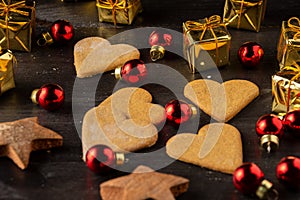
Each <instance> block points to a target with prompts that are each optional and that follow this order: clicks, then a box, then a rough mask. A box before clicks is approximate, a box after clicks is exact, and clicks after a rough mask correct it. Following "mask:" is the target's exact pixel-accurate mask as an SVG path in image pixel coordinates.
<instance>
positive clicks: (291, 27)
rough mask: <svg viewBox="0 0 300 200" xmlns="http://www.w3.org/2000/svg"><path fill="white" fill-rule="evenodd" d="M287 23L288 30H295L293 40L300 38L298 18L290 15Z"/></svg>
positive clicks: (299, 21)
mask: <svg viewBox="0 0 300 200" xmlns="http://www.w3.org/2000/svg"><path fill="white" fill-rule="evenodd" d="M293 22H294V23H293ZM287 25H288V27H289V31H293V32H296V34H295V35H294V37H293V39H294V40H299V39H300V20H299V18H297V17H291V18H290V19H289V20H288V22H287Z"/></svg>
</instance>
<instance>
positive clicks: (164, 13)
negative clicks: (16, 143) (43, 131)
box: [0, 0, 300, 200]
mask: <svg viewBox="0 0 300 200" xmlns="http://www.w3.org/2000/svg"><path fill="white" fill-rule="evenodd" d="M142 3H143V7H144V12H143V13H142V14H141V15H139V16H138V17H137V19H136V20H135V21H134V23H133V25H131V26H117V27H114V26H113V25H112V24H106V23H99V22H98V16H97V10H96V7H95V2H94V1H89V2H76V3H75V2H70V3H67V2H61V1H58V0H56V1H46V0H40V1H37V7H36V8H37V9H36V11H37V16H36V17H37V23H36V35H38V34H39V33H41V32H42V31H46V30H48V29H49V27H50V26H51V24H52V23H53V22H54V21H55V20H58V19H67V20H69V21H70V22H71V23H72V24H73V25H74V28H75V38H74V40H73V41H72V42H71V43H70V44H67V45H63V46H58V45H53V46H50V47H38V46H37V45H35V43H33V49H32V52H31V53H23V52H14V55H15V56H16V58H17V60H18V65H17V67H15V81H16V85H17V87H16V88H15V89H13V90H10V91H8V92H6V93H4V94H3V95H2V96H1V97H0V121H1V122H5V121H13V120H17V119H20V118H25V117H31V116H37V117H38V118H39V122H40V124H42V125H43V126H45V127H48V128H50V129H52V130H55V131H57V132H58V133H60V134H61V135H62V136H63V137H64V145H63V147H61V148H57V149H53V150H51V151H39V152H33V153H32V154H31V158H30V164H29V166H28V168H27V169H26V170H24V171H22V170H20V169H19V168H17V167H16V166H15V165H14V164H13V162H11V161H10V160H9V159H8V158H1V159H0V162H1V164H0V199H44V200H48V199H93V200H94V199H100V197H99V184H100V183H101V182H103V181H105V180H108V179H110V178H114V177H118V176H121V175H125V174H126V173H123V172H114V173H110V174H107V175H102V176H99V175H95V174H94V173H92V172H91V171H89V169H88V168H87V167H86V166H85V163H84V162H83V161H82V160H81V156H82V153H81V141H80V138H79V137H78V133H80V120H79V121H76V120H75V122H76V123H78V124H79V126H78V127H79V130H77V129H76V128H75V123H74V118H75V119H80V117H82V116H81V115H80V114H79V115H76V114H74V118H73V115H72V102H73V103H74V102H75V104H76V105H78V104H81V105H82V108H83V110H87V109H89V108H91V106H90V105H87V104H86V102H87V101H89V100H88V99H87V97H86V98H85V97H84V96H82V97H81V96H80V95H82V94H83V93H84V91H86V90H87V89H88V88H83V89H82V93H80V95H79V96H76V95H74V96H73V97H72V91H73V85H74V81H75V79H76V73H75V70H74V66H73V46H74V44H75V43H76V42H77V41H78V40H80V39H82V38H85V37H88V36H101V37H105V38H109V37H111V36H113V35H115V34H117V33H120V32H122V31H124V30H129V29H133V28H137V27H148V26H150V27H164V28H169V29H173V30H176V31H179V32H181V31H182V30H181V24H182V22H184V21H186V20H191V19H199V18H204V17H209V16H211V15H214V14H219V15H221V16H222V13H223V6H224V1H223V0H214V1H213V0H198V1H191V0H182V1H179V0H176V1H161V0H151V1H150V0H143V1H142ZM299 11H300V3H299V1H296V0H285V1H280V0H273V1H269V2H268V3H267V10H266V17H265V21H264V23H263V26H262V28H261V31H260V32H259V33H255V32H248V31H239V30H234V29H230V33H231V35H232V46H231V63H230V65H229V66H227V67H225V68H222V69H220V73H221V75H222V78H223V80H224V81H226V80H230V79H237V78H238V79H247V80H250V81H252V82H254V83H256V84H257V85H258V86H259V87H260V96H259V97H258V98H257V99H255V100H254V102H252V103H251V104H250V105H249V106H248V107H246V108H245V109H244V110H243V111H242V112H240V113H239V114H238V115H237V116H236V117H235V118H233V119H232V120H231V121H230V122H229V123H230V124H232V125H234V126H235V127H237V128H238V129H239V130H240V132H241V136H242V141H243V153H244V161H245V162H255V163H256V164H258V165H259V166H260V167H261V169H262V170H263V171H264V173H265V177H266V178H267V179H269V180H270V181H271V182H273V183H274V185H275V187H276V188H277V189H278V191H279V193H280V197H281V199H300V193H299V192H293V191H290V190H287V189H286V188H284V187H283V186H281V185H280V184H279V183H278V181H277V179H276V176H275V169H276V165H277V163H278V162H279V161H280V159H281V158H282V157H284V156H287V155H295V156H300V152H299V150H300V139H295V138H294V137H292V136H291V135H289V134H286V135H285V136H284V138H282V139H281V144H280V149H279V150H278V151H277V152H276V153H273V154H267V153H265V152H264V151H263V150H261V149H260V147H259V145H258V139H257V136H256V134H255V129H254V127H255V122H256V120H257V119H258V118H259V117H260V116H261V115H263V114H266V113H270V112H271V100H272V94H271V75H272V74H274V73H275V72H276V71H277V70H278V63H277V61H276V47H277V41H278V38H279V33H280V27H281V22H282V20H288V19H289V18H290V17H292V16H297V17H299ZM147 34H148V33H147V32H145V35H142V37H141V36H139V35H130V37H138V38H139V39H142V41H144V42H145V43H146V42H147V39H148V38H147V37H146V35H147ZM143 37H144V39H143ZM120 40H124V41H126V38H120ZM246 41H255V42H258V43H260V44H261V45H262V46H263V48H264V51H265V56H264V59H263V62H262V63H261V64H260V65H259V66H258V67H257V68H256V69H245V68H244V67H242V66H241V64H240V63H239V61H238V59H237V56H236V53H237V50H238V48H239V47H240V46H241V45H242V44H243V43H244V42H246ZM176 42H177V43H178V44H180V43H181V41H176ZM148 51H149V49H142V50H141V58H142V59H143V60H144V61H145V62H146V63H147V62H150V59H149V55H148ZM159 63H161V64H165V65H168V66H170V67H172V68H174V69H175V70H177V71H178V72H180V73H181V74H182V75H183V76H184V77H185V78H186V79H187V81H192V80H194V79H197V78H200V75H199V74H195V75H193V74H190V73H189V71H188V65H187V63H186V61H185V60H184V59H182V58H180V57H179V56H177V55H175V54H172V53H169V54H167V55H166V56H165V58H164V59H163V60H161V61H159ZM99 78H100V76H95V77H93V78H88V79H85V80H84V81H83V82H85V81H86V83H87V84H88V83H92V82H93V81H98V79H99ZM162 78H166V79H167V80H171V81H174V84H178V85H180V87H183V86H184V85H181V83H180V82H178V80H177V79H176V78H174V77H170V76H167V75H166V76H165V77H162ZM45 83H58V84H60V85H61V86H62V87H63V88H64V89H65V92H66V99H65V104H64V106H63V108H62V109H60V110H58V111H56V112H48V111H45V110H43V109H42V108H40V107H39V106H36V105H34V104H33V103H31V101H30V94H31V91H32V90H33V89H35V88H39V87H40V86H42V85H43V84H45ZM116 83H117V80H115V79H114V77H113V76H111V75H110V74H109V73H106V74H104V75H103V76H102V77H101V79H100V81H99V85H98V88H97V92H96V95H95V96H94V97H95V102H93V101H92V104H93V105H98V104H99V103H100V102H102V101H103V100H104V99H105V98H107V97H108V96H110V95H111V93H112V90H113V88H114V86H115V85H116ZM123 86H126V85H123ZM94 87H95V86H94ZM143 87H144V88H145V89H147V90H148V91H149V92H150V93H151V94H152V95H153V98H154V102H155V103H158V104H161V105H163V106H164V105H165V104H166V103H167V102H168V101H169V100H171V99H172V98H174V95H173V94H172V92H170V91H169V90H168V89H167V88H165V87H162V86H158V85H154V84H150V85H149V84H148V85H145V86H143ZM76 113H77V112H76ZM200 115H201V120H200V125H199V126H202V125H204V124H207V123H209V122H210V118H209V117H208V116H206V115H205V114H203V113H201V114H200ZM194 123H195V122H194ZM196 123H197V124H198V122H196ZM181 128H183V129H182V130H186V131H188V130H189V126H188V125H185V126H182V127H181ZM175 133H176V127H175V126H173V125H172V124H170V123H166V124H165V126H164V128H163V129H162V130H161V131H160V133H159V134H160V138H159V142H158V143H157V145H155V146H154V147H153V148H151V149H148V150H145V151H143V152H147V151H152V150H154V149H158V148H161V147H163V146H164V143H165V142H166V141H167V139H168V138H169V137H171V136H172V135H173V134H175ZM143 155H145V158H144V156H143ZM135 156H136V157H135ZM135 156H131V157H130V155H128V157H129V159H130V161H129V163H128V164H127V165H126V166H124V169H126V170H131V169H134V167H135V166H137V165H138V164H141V163H143V162H144V161H145V162H146V160H151V161H153V162H151V163H149V162H147V164H149V165H150V166H151V165H153V166H154V167H155V166H157V164H158V163H159V164H161V162H165V161H166V160H167V161H168V160H169V158H168V157H167V156H166V155H165V154H162V155H158V156H157V157H155V156H154V157H152V158H148V157H146V154H143V153H141V154H138V155H135ZM158 171H160V172H163V173H171V174H174V175H179V176H183V177H186V178H188V179H190V187H189V190H188V192H187V193H184V194H183V195H181V196H180V197H178V199H181V200H184V199H251V197H246V196H244V195H242V194H241V193H239V192H238V191H237V190H235V188H234V186H233V184H232V176H230V175H226V174H222V173H219V172H214V171H210V170H207V169H204V168H200V167H198V166H193V165H191V164H186V163H182V162H179V161H175V162H173V163H172V164H170V165H168V166H166V167H164V168H162V169H159V170H158Z"/></svg>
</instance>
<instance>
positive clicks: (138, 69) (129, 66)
mask: <svg viewBox="0 0 300 200" xmlns="http://www.w3.org/2000/svg"><path fill="white" fill-rule="evenodd" d="M121 76H122V79H123V80H125V81H126V82H128V83H137V82H140V81H143V80H144V79H145V78H146V76H147V68H146V65H145V63H144V62H143V61H141V60H138V59H134V60H130V61H128V62H126V63H125V64H124V65H123V67H122V68H121Z"/></svg>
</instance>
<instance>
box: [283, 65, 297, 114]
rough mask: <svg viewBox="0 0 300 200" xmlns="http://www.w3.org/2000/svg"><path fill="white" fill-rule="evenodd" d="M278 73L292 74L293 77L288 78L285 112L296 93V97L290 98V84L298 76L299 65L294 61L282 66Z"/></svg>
mask: <svg viewBox="0 0 300 200" xmlns="http://www.w3.org/2000/svg"><path fill="white" fill-rule="evenodd" d="M280 75H293V77H292V78H291V79H290V80H289V84H288V91H287V101H286V107H287V112H289V109H290V105H291V104H290V102H292V103H293V102H294V101H296V99H297V98H298V95H296V97H294V98H293V99H292V100H291V85H292V82H293V81H296V80H297V79H299V78H300V66H299V65H298V64H297V63H296V62H294V64H293V65H291V66H286V67H284V68H283V69H282V70H281V73H280Z"/></svg>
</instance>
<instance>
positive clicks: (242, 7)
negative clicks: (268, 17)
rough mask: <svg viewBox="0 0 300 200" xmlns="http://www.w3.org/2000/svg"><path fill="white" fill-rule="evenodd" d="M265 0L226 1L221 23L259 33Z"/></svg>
mask: <svg viewBox="0 0 300 200" xmlns="http://www.w3.org/2000/svg"><path fill="white" fill-rule="evenodd" d="M266 4H267V0H226V1H225V6H224V15H223V22H224V23H225V24H226V25H228V26H230V27H233V28H237V29H245V30H251V31H256V32H259V30H260V26H261V23H262V21H263V19H264V15H265V10H266Z"/></svg>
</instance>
